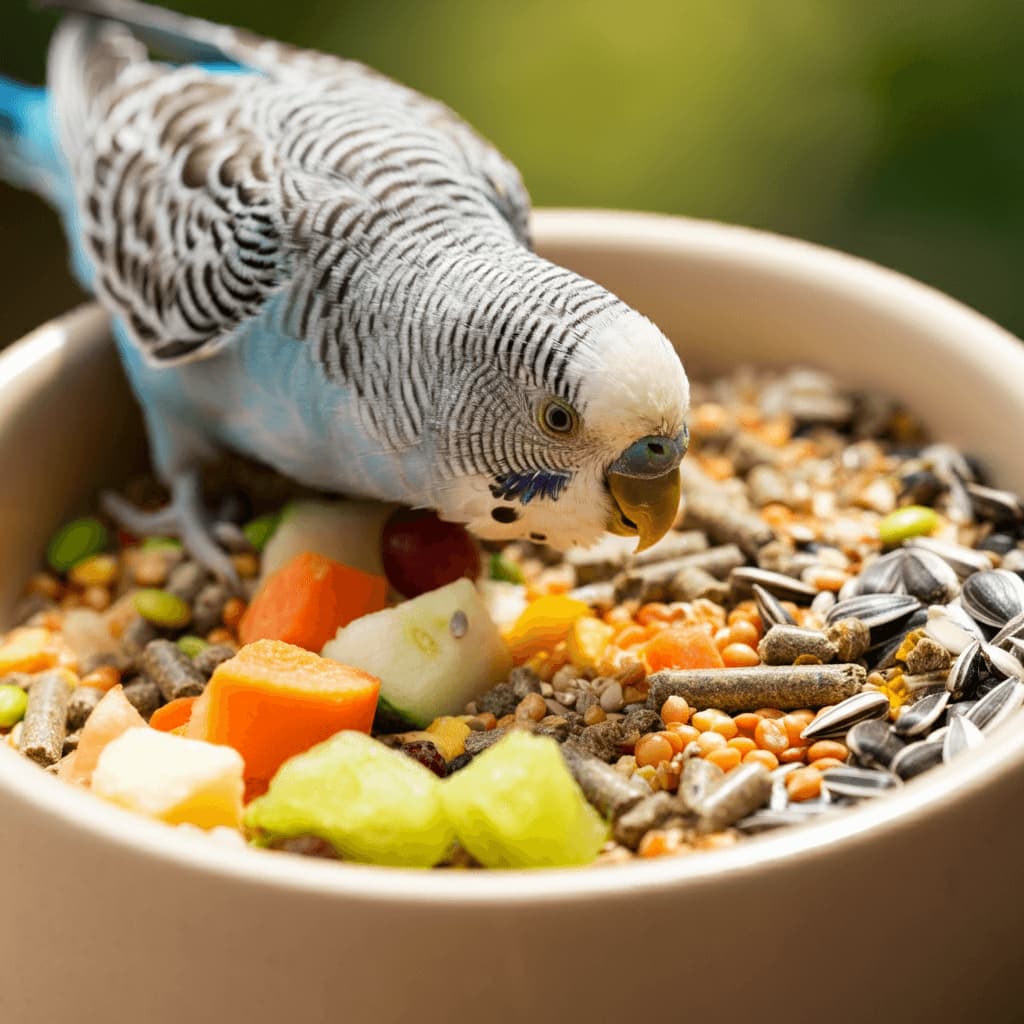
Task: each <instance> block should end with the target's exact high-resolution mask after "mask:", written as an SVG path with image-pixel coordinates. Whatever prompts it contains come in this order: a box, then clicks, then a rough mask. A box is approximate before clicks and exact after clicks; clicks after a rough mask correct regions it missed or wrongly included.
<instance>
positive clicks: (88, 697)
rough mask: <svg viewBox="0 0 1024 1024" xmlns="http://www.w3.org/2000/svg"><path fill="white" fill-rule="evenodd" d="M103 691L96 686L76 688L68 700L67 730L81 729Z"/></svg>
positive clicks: (101, 697) (101, 696)
mask: <svg viewBox="0 0 1024 1024" xmlns="http://www.w3.org/2000/svg"><path fill="white" fill-rule="evenodd" d="M104 692H105V691H103V690H101V689H100V688H99V687H98V686H76V687H75V688H74V689H73V690H72V691H71V697H70V699H69V700H68V721H67V727H68V729H71V730H75V729H81V728H82V726H83V725H85V722H86V719H87V718H88V717H89V716H90V715H91V714H92V709H93V708H94V707H96V705H97V704H99V702H100V701H101V700H102V699H103V694H104Z"/></svg>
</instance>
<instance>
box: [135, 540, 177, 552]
mask: <svg viewBox="0 0 1024 1024" xmlns="http://www.w3.org/2000/svg"><path fill="white" fill-rule="evenodd" d="M180 548H181V541H180V540H178V538H177V537H146V538H145V539H144V540H143V541H142V550H143V551H172V550H173V551H178V550H180Z"/></svg>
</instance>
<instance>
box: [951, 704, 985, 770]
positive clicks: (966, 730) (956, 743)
mask: <svg viewBox="0 0 1024 1024" xmlns="http://www.w3.org/2000/svg"><path fill="white" fill-rule="evenodd" d="M984 741H985V735H984V733H983V732H982V731H981V730H980V729H979V728H978V727H977V726H976V725H975V724H974V723H973V722H971V721H969V720H968V719H967V716H966V715H957V716H956V717H955V718H953V719H952V720H951V721H950V723H949V732H947V733H946V735H945V737H944V738H943V741H942V760H943V761H945V762H946V764H949V762H950V761H952V760H953V758H954V757H958V756H959V755H960V754H962V753H963V752H964V751H965V750H970V749H972V748H973V747H976V746H978V745H979V744H980V743H983V742H984Z"/></svg>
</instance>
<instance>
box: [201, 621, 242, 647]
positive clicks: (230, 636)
mask: <svg viewBox="0 0 1024 1024" xmlns="http://www.w3.org/2000/svg"><path fill="white" fill-rule="evenodd" d="M206 642H207V643H210V644H227V645H228V646H229V647H234V646H235V643H236V641H235V635H234V633H232V632H231V630H230V629H224V628H223V627H221V626H218V627H217V628H216V629H211V630H210V632H209V633H207V634H206Z"/></svg>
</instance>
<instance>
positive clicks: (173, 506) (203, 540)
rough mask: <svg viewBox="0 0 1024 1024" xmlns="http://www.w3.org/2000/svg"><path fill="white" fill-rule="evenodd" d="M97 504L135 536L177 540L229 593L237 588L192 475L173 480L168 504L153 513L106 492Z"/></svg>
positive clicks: (232, 570)
mask: <svg viewBox="0 0 1024 1024" xmlns="http://www.w3.org/2000/svg"><path fill="white" fill-rule="evenodd" d="M100 504H101V506H102V508H103V511H104V512H106V513H107V515H109V516H110V517H111V519H113V520H114V522H116V523H117V524H118V526H120V527H122V528H123V529H125V530H127V531H128V532H129V533H133V534H135V535H136V536H139V537H147V536H153V535H167V536H172V537H178V538H179V539H180V540H181V543H182V545H183V546H184V548H185V550H186V551H187V552H188V553H189V554H190V555H191V556H192V557H193V558H194V559H195V560H196V561H197V562H199V564H200V565H202V566H204V567H205V568H206V569H208V570H209V571H210V572H211V573H213V575H214V576H216V577H217V578H218V579H219V580H220V581H221V582H222V583H225V584H226V585H228V586H230V587H231V588H232V589H233V590H235V591H237V590H238V589H239V587H240V582H239V578H238V573H237V572H236V570H235V566H234V564H233V563H232V561H231V556H230V555H229V554H228V553H227V552H226V551H225V550H224V549H223V548H222V547H221V546H220V545H219V544H218V543H217V541H216V540H215V527H214V525H213V524H211V523H210V520H209V516H208V515H207V512H206V509H205V508H204V506H203V500H202V495H201V493H200V489H199V479H198V477H197V476H196V475H195V474H194V473H186V474H182V475H181V476H177V477H175V478H174V480H173V481H172V482H171V500H170V502H169V504H167V505H166V506H165V507H164V508H161V509H157V510H156V511H153V512H144V511H143V510H142V509H139V508H136V507H135V506H134V505H132V504H131V503H130V502H128V501H125V499H124V498H122V497H121V496H120V495H119V494H114V493H113V492H110V491H107V492H105V493H104V494H103V495H102V496H101V499H100Z"/></svg>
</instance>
